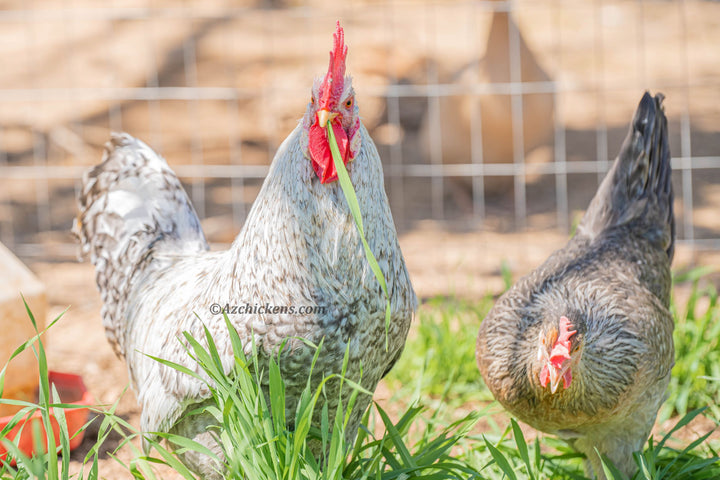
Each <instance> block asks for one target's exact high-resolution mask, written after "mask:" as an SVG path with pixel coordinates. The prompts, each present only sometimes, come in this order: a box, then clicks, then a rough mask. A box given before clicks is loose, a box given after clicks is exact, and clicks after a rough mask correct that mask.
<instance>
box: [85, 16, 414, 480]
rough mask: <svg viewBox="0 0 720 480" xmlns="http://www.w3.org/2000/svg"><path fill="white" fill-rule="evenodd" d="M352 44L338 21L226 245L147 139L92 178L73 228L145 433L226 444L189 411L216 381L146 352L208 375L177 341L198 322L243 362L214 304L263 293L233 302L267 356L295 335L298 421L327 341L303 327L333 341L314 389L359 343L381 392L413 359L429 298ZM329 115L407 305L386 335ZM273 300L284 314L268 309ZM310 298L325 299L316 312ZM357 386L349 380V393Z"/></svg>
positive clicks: (355, 374) (292, 370) (199, 462)
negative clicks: (369, 123) (304, 99)
mask: <svg viewBox="0 0 720 480" xmlns="http://www.w3.org/2000/svg"><path fill="white" fill-rule="evenodd" d="M346 54H347V47H345V45H344V39H343V31H342V29H341V28H340V26H339V24H338V28H337V32H336V33H335V44H334V48H333V51H332V52H331V54H330V67H329V69H328V73H327V74H326V75H325V77H324V78H323V79H318V80H317V81H316V82H315V84H314V86H313V88H312V94H311V99H310V102H309V103H308V106H307V110H306V112H305V115H304V117H303V118H302V120H301V121H300V124H299V125H298V127H297V128H296V129H295V130H294V131H293V132H292V133H291V134H290V135H289V136H288V138H287V139H286V140H285V141H284V142H283V144H282V145H281V146H280V148H279V149H278V152H277V154H276V156H275V159H274V160H273V162H272V165H271V166H270V171H269V173H268V176H267V178H266V179H265V182H264V184H263V187H262V189H261V191H260V193H259V194H258V197H257V199H256V201H255V203H254V205H253V208H252V210H251V212H250V214H249V216H248V219H247V221H246V223H245V225H244V227H243V229H242V231H241V232H240V234H239V235H238V237H237V239H236V240H235V242H234V243H233V244H232V246H231V248H230V249H229V250H227V251H222V252H209V251H208V245H207V243H206V241H205V238H204V236H203V233H202V231H201V228H200V222H199V221H198V218H197V216H196V214H195V211H194V209H193V207H192V206H191V204H190V201H189V199H188V198H187V195H186V194H185V192H184V191H183V189H182V187H181V185H180V182H179V181H178V179H177V177H176V176H175V174H174V173H173V172H172V171H171V170H170V168H169V167H168V165H167V163H166V162H165V160H163V159H162V158H160V157H159V156H158V155H156V154H155V153H154V152H153V151H152V150H151V149H150V148H149V147H148V146H147V145H145V144H144V143H142V142H141V141H139V140H136V139H134V138H132V137H130V136H129V135H115V136H113V137H112V139H111V141H110V142H109V143H108V144H107V146H106V151H105V155H104V158H103V162H102V164H100V165H98V166H96V167H95V168H93V169H92V170H90V171H89V172H88V173H87V174H86V175H85V177H84V180H83V188H82V192H81V194H80V197H79V208H80V214H79V216H78V220H77V222H76V224H75V227H74V231H75V233H76V234H77V236H78V237H79V238H80V240H81V242H82V251H83V253H86V254H90V256H91V259H92V262H93V263H94V264H95V271H96V280H97V285H98V288H99V290H100V293H101V295H102V298H103V302H104V306H103V310H102V316H103V322H104V325H105V328H106V331H107V337H108V339H109V341H110V342H111V343H112V344H113V346H114V347H115V350H116V352H117V353H118V354H119V355H120V356H121V357H124V359H125V361H126V363H127V367H128V372H129V375H130V378H131V380H132V385H133V387H134V389H135V391H136V393H137V396H138V401H139V403H140V405H141V406H142V419H141V423H142V425H141V426H142V429H143V430H144V431H146V432H156V431H161V432H168V431H170V432H175V433H178V434H181V435H184V436H187V437H190V438H195V439H196V440H198V441H200V442H201V443H204V444H206V445H207V446H209V447H210V448H211V449H213V450H215V451H216V452H218V453H220V452H219V448H218V446H217V445H216V444H215V442H214V441H213V439H212V438H211V435H210V433H208V432H207V426H208V425H210V424H212V423H214V422H213V420H212V418H210V417H209V416H208V415H205V416H199V417H198V416H192V417H186V416H184V413H185V412H187V411H189V410H193V409H196V408H197V407H198V406H201V405H202V404H203V403H204V402H206V401H207V400H208V398H209V397H210V392H209V391H208V388H207V386H206V385H205V384H204V383H203V382H201V381H199V380H197V379H194V378H192V377H190V376H188V375H185V374H183V373H181V372H179V371H176V370H173V369H171V368H168V367H165V366H163V365H161V364H160V363H158V362H156V361H154V360H152V359H151V358H148V356H147V355H153V356H156V357H160V358H164V359H169V360H171V361H173V362H176V363H179V364H182V365H186V366H187V367H189V368H191V369H194V370H195V371H197V370H198V367H197V365H195V364H193V362H192V361H191V360H190V359H189V358H188V355H187V354H186V353H185V352H184V350H183V347H182V344H181V343H180V342H179V341H178V337H179V336H180V335H181V333H182V332H184V331H187V332H190V333H191V334H193V335H194V336H195V338H203V337H204V333H203V324H204V325H206V326H207V327H208V329H209V330H210V332H211V333H212V335H213V336H214V339H215V342H216V343H217V347H218V349H219V351H220V355H221V360H222V362H223V365H224V366H225V368H226V371H230V369H231V368H232V366H233V364H234V357H233V353H232V348H231V345H230V341H229V338H228V336H227V331H226V327H225V322H224V320H223V317H222V315H221V314H220V312H219V311H218V310H217V309H211V306H212V305H213V304H217V305H220V306H224V305H226V304H229V305H238V306H240V307H246V306H247V305H250V308H249V309H247V308H245V309H244V310H251V311H252V312H256V311H257V313H250V312H248V311H246V312H244V313H245V314H233V313H232V312H231V313H230V315H229V317H230V320H231V322H232V324H233V326H234V327H235V329H236V330H237V332H238V333H239V335H240V337H241V338H242V339H243V341H244V346H245V349H246V352H245V353H247V354H249V353H250V349H251V345H252V344H253V342H254V344H255V345H256V347H257V349H258V350H259V354H260V357H261V361H267V359H268V357H270V356H273V355H276V354H277V352H278V348H279V347H280V346H281V344H282V343H283V342H285V341H288V340H289V341H288V343H287V345H286V347H285V350H284V351H283V355H282V358H281V361H280V367H281V370H282V372H283V374H284V378H285V381H286V400H287V418H289V419H290V418H294V413H295V409H296V406H297V401H298V399H299V396H300V393H301V392H302V390H303V388H304V387H305V385H306V382H307V378H308V374H309V370H310V363H311V360H312V357H313V354H314V353H315V352H314V350H313V349H312V348H311V347H308V346H307V345H306V344H305V343H304V342H303V341H301V340H300V339H307V340H309V341H311V342H313V343H314V344H316V345H317V344H319V343H320V341H321V340H323V339H324V346H323V348H322V350H321V352H320V356H319V358H318V360H317V363H316V365H315V370H314V374H315V377H314V381H315V386H317V385H318V383H319V380H320V378H321V377H322V376H327V375H330V374H338V373H341V368H342V362H343V357H344V355H345V352H346V348H347V350H348V352H349V365H348V369H347V372H346V377H347V378H349V379H351V380H353V381H355V382H357V383H359V384H360V385H362V386H363V387H364V388H365V389H367V390H369V391H371V392H372V391H374V390H375V388H376V386H377V383H378V381H379V380H380V378H381V377H382V376H383V375H384V374H385V373H387V372H388V370H389V369H390V368H392V366H393V364H394V363H395V361H396V360H397V359H398V357H399V356H400V353H401V352H402V349H403V346H404V344H405V339H406V336H407V332H408V328H409V326H410V322H411V319H412V317H413V315H414V311H415V309H416V306H417V300H416V297H415V293H414V291H413V289H412V286H411V284H410V279H409V277H408V272H407V269H406V268H405V262H404V260H403V256H402V253H401V251H400V247H399V245H398V239H397V233H396V231H395V226H394V223H393V219H392V215H391V213H390V208H389V205H388V201H387V197H386V195H385V190H384V186H383V173H382V166H381V162H380V158H379V156H378V154H377V150H376V149H375V145H374V144H373V141H372V139H371V138H370V137H369V135H368V133H367V131H366V130H365V127H363V126H362V124H361V122H360V116H359V110H358V108H357V105H356V103H355V101H354V99H355V92H354V90H353V88H352V82H351V78H350V77H346V76H345V58H346V57H345V56H346ZM327 122H330V124H331V125H332V128H333V130H334V132H335V136H336V137H337V139H338V143H339V147H340V151H341V156H342V157H343V160H344V161H345V163H346V164H347V168H348V171H349V174H350V178H351V181H352V182H353V184H354V186H355V190H356V192H357V198H358V201H359V204H360V209H361V211H362V213H363V215H364V220H365V234H366V237H367V240H368V243H369V245H370V248H371V250H372V251H373V252H374V254H375V256H376V257H377V260H378V263H379V265H380V267H381V269H382V271H383V273H384V275H385V278H386V280H387V288H388V292H389V295H390V301H391V305H392V312H391V321H390V325H389V329H388V331H387V332H386V325H385V298H384V294H383V291H382V290H381V288H380V285H379V283H378V281H377V280H376V278H375V277H374V275H373V272H372V270H371V269H370V268H369V265H368V262H367V260H366V258H365V253H364V250H363V246H362V244H361V241H360V237H359V235H358V232H357V229H356V227H355V224H354V221H353V218H352V216H351V215H350V211H349V209H348V206H347V203H346V200H345V198H344V196H343V193H342V190H341V188H340V186H339V184H338V182H335V181H334V180H335V179H336V178H337V175H336V172H335V167H334V165H333V163H332V158H331V157H330V153H329V147H328V140H327V133H326V130H325V128H324V126H325V125H326V124H327ZM267 305H269V306H271V309H270V311H269V310H268V309H267V308H259V307H258V308H257V309H256V308H255V307H256V306H267ZM276 307H277V308H276ZM301 307H310V308H313V309H314V308H315V307H323V308H324V311H322V312H320V313H312V314H307V315H301V314H300V313H301V312H299V309H300V308H301ZM292 309H294V311H293V310H292ZM314 311H315V312H317V310H314ZM195 314H198V315H199V318H198V317H196V316H195ZM386 333H387V340H388V343H387V347H386ZM338 383H339V382H336V383H328V384H327V385H326V393H327V395H326V397H325V398H327V401H328V403H329V405H328V407H329V411H330V412H334V411H335V410H334V409H335V406H336V403H337V401H338V396H339V391H338V390H337V389H338V386H339V385H338ZM266 387H267V386H266ZM350 394H351V390H350V389H349V388H346V389H345V391H344V392H343V401H344V402H345V404H347V400H348V398H349V395H350ZM370 400H371V399H370V397H369V396H368V395H361V396H360V397H359V398H358V401H357V403H356V407H355V409H354V410H353V414H352V417H351V418H350V420H349V422H348V425H347V437H348V439H352V438H353V437H354V436H355V433H356V431H357V428H358V425H359V422H360V417H361V414H362V412H363V410H364V409H365V408H366V407H367V405H368V404H369V402H370ZM321 410H322V409H321V408H317V409H316V412H317V413H318V414H319V413H320V411H321ZM185 461H186V462H187V463H188V465H189V466H191V467H192V468H193V469H195V471H197V472H198V473H200V474H201V475H202V476H203V477H218V476H220V475H221V471H220V470H218V466H217V465H213V464H212V463H210V462H208V458H207V457H203V456H192V455H188V456H187V457H186V459H185Z"/></svg>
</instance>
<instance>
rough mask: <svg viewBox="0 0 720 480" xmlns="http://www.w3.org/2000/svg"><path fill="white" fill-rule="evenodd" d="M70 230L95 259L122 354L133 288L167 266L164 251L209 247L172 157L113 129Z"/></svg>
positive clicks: (108, 327)
mask: <svg viewBox="0 0 720 480" xmlns="http://www.w3.org/2000/svg"><path fill="white" fill-rule="evenodd" d="M78 207H79V210H80V213H79V215H78V216H77V218H76V221H75V224H74V225H73V233H74V234H75V236H76V237H77V238H78V239H79V241H80V245H81V248H80V254H81V256H86V255H89V256H90V260H91V262H92V263H93V264H94V265H95V266H96V269H95V275H96V282H97V285H98V289H99V290H100V293H101V295H102V300H103V307H102V317H103V324H104V326H105V332H106V335H107V338H108V340H109V341H110V343H111V344H112V346H113V348H114V350H115V353H116V354H118V355H120V356H124V353H123V352H124V344H125V338H124V337H125V334H126V333H127V332H126V329H125V322H124V321H123V318H124V316H125V309H126V308H127V301H128V298H129V294H130V292H131V289H132V287H133V286H134V285H135V284H137V283H139V282H140V281H141V280H142V278H143V277H144V275H146V274H148V273H149V271H154V270H157V269H158V268H160V267H161V266H162V264H163V263H164V262H163V260H161V259H160V258H158V257H159V255H156V253H160V254H172V255H197V254H199V253H201V252H205V251H207V250H208V245H207V242H206V241H205V236H204V235H203V232H202V229H201V228H200V221H199V220H198V218H197V214H196V213H195V209H194V208H193V206H192V204H191V203H190V200H189V199H188V197H187V195H186V194H185V191H184V190H183V188H182V185H181V184H180V181H179V180H178V179H177V177H176V176H175V174H174V173H173V172H172V170H170V168H169V167H168V165H167V162H165V160H164V159H163V158H162V157H160V156H159V155H157V154H156V153H155V152H154V151H153V150H152V149H151V148H150V147H148V146H147V145H146V144H144V143H143V142H141V141H140V140H137V139H135V138H133V137H131V136H130V135H127V134H113V135H112V137H111V139H110V141H109V142H108V143H107V144H106V145H105V151H104V153H103V159H102V163H101V164H100V165H98V166H96V167H94V168H92V169H91V170H89V171H87V172H86V173H85V175H84V176H83V187H82V191H81V193H80V195H79V197H78Z"/></svg>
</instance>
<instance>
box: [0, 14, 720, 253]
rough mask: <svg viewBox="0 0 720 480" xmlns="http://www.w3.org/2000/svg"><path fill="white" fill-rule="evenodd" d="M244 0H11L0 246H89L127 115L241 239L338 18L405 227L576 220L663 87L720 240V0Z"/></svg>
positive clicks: (683, 230)
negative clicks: (86, 191)
mask: <svg viewBox="0 0 720 480" xmlns="http://www.w3.org/2000/svg"><path fill="white" fill-rule="evenodd" d="M245 3H247V5H242V6H238V2H227V3H226V2H223V1H221V0H210V1H206V2H196V3H194V2H184V3H182V4H178V5H175V4H172V3H171V2H140V1H138V2H134V3H133V2H123V3H121V2H116V3H115V4H111V5H109V6H103V7H96V6H95V4H94V3H91V2H89V1H88V2H87V3H84V2H83V1H80V0H78V1H75V2H59V3H58V2H53V1H36V2H34V3H33V4H32V5H30V6H28V5H27V4H26V3H25V2H20V1H19V0H18V1H17V2H16V3H15V2H13V1H10V2H5V6H4V7H3V8H4V9H3V10H0V54H2V58H3V59H4V60H5V61H4V66H3V69H2V71H0V179H1V180H0V182H2V183H0V241H2V242H3V243H5V244H7V245H9V246H10V247H11V248H13V249H14V250H15V251H16V252H18V253H19V254H20V255H23V256H32V255H39V256H45V257H52V258H60V257H67V256H72V255H74V254H75V246H74V243H73V240H72V238H71V237H70V235H69V233H68V230H69V228H70V225H71V223H72V218H73V216H74V214H75V204H74V196H75V192H76V189H77V187H78V184H79V183H78V182H79V178H80V177H81V175H82V172H83V171H84V170H85V169H87V168H88V167H89V166H91V165H93V164H95V163H97V162H98V161H99V160H100V156H101V151H102V145H103V143H104V142H105V141H106V140H107V138H108V137H109V133H110V131H128V132H129V133H131V134H133V135H135V136H138V137H140V138H142V139H143V140H145V141H146V142H147V143H149V144H150V145H151V146H152V147H153V148H155V149H156V150H157V151H159V152H160V153H161V154H163V155H164V156H165V158H166V159H167V160H168V162H169V163H170V165H171V167H172V168H173V169H174V170H175V172H176V173H177V174H178V175H179V176H180V177H181V180H182V181H183V182H184V184H185V185H186V188H187V190H188V193H189V194H190V196H191V198H192V201H193V203H194V205H195V206H196V209H197V211H198V213H199V215H200V216H201V218H202V219H203V226H204V228H205V229H206V232H207V234H208V237H209V239H210V240H211V241H213V242H215V243H228V242H229V241H231V240H232V238H233V236H234V235H235V234H236V233H237V231H238V230H239V228H241V226H242V224H243V222H244V219H245V216H246V215H247V213H248V211H249V208H250V207H251V205H252V202H253V200H254V198H255V196H256V195H257V192H258V191H259V188H260V185H261V182H262V179H263V178H264V176H265V174H266V172H267V168H268V165H269V163H270V161H271V160H272V157H273V155H274V152H275V150H276V148H277V147H278V146H279V144H280V143H281V142H282V140H283V139H284V138H285V136H287V134H289V132H290V131H291V130H292V128H294V126H295V124H296V122H297V120H298V119H299V118H300V116H301V115H302V113H303V111H304V108H305V105H306V103H307V100H308V97H309V91H310V87H311V85H312V79H313V78H314V77H315V76H318V75H321V74H322V73H323V72H324V69H325V68H326V62H327V51H328V49H329V47H330V40H331V33H332V31H333V27H334V22H335V20H336V19H340V20H341V22H342V24H343V26H344V27H345V30H346V40H347V43H348V45H349V48H350V53H349V57H348V72H349V73H351V74H352V75H353V77H354V86H355V88H356V91H357V92H358V95H357V98H358V102H359V105H360V109H361V114H362V115H363V122H364V123H365V125H366V127H368V129H369V131H370V133H371V135H372V136H373V138H374V139H375V141H376V144H377V146H378V149H379V151H380V153H381V156H382V158H383V163H384V171H385V180H386V191H387V192H388V197H389V199H390V203H391V207H392V209H393V213H394V217H395V220H396V222H397V224H398V227H399V228H400V230H407V229H412V228H413V227H414V225H415V224H416V223H417V222H420V221H424V220H428V219H430V220H436V221H439V222H442V223H443V224H444V225H447V227H448V228H467V229H491V230H496V231H509V230H521V231H522V230H528V231H533V230H537V229H559V230H561V231H566V232H567V231H569V230H570V229H571V228H572V227H573V225H574V223H575V222H576V221H577V219H578V218H579V215H580V213H581V212H582V210H583V209H584V208H585V207H586V206H587V203H588V201H589V200H590V198H591V197H592V195H593V194H594V191H595V188H596V187H597V185H598V183H599V180H600V179H601V178H602V177H603V175H604V173H605V172H606V171H607V169H608V168H609V166H610V163H611V161H612V159H613V158H614V156H615V155H616V154H617V151H618V150H619V148H620V144H621V142H622V139H623V137H624V136H625V134H626V131H627V125H628V123H629V121H630V119H631V116H632V112H633V111H634V109H635V107H636V105H637V102H638V101H639V99H640V96H641V95H642V92H643V91H644V90H651V91H653V92H655V91H662V92H663V93H665V95H666V97H667V99H666V102H665V105H666V113H667V115H668V118H669V122H670V134H671V138H670V144H671V150H672V152H673V169H674V179H673V181H674V186H675V192H676V212H677V219H678V239H679V241H680V242H681V243H687V244H689V245H690V246H692V247H694V248H700V249H720V222H718V221H717V215H716V213H715V212H716V211H717V206H718V205H720V134H718V133H717V131H716V130H717V129H716V127H715V125H717V124H718V120H720V109H719V108H718V106H719V105H720V62H718V58H717V48H716V45H717V44H718V41H719V40H720V29H718V25H717V21H716V20H717V19H718V18H720V5H718V4H716V3H714V2H699V1H698V2H691V1H679V2H655V1H652V2H651V1H604V0H594V1H590V0H578V1H569V0H555V1H542V2H537V1H532V2H531V1H529V0H528V1H516V2H502V1H499V2H492V1H445V2H427V1H419V0H418V1H411V0H408V1H396V2H393V1H389V0H388V1H354V2H347V3H345V4H340V2H330V1H315V2H305V3H300V2H281V1H276V2H271V1H268V2H245Z"/></svg>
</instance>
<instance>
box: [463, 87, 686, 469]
mask: <svg viewBox="0 0 720 480" xmlns="http://www.w3.org/2000/svg"><path fill="white" fill-rule="evenodd" d="M662 101H663V96H662V95H661V94H658V95H657V96H656V97H655V98H653V97H651V96H650V95H649V94H648V93H646V94H645V95H644V96H643V98H642V100H641V101H640V105H639V106H638V108H637V111H636V113H635V116H634V118H633V121H632V124H631V126H630V132H629V133H628V136H627V138H626V139H625V143H624V144H623V146H622V149H621V151H620V155H619V156H618V158H617V159H616V160H615V163H614V165H613V167H612V169H611V170H610V172H609V173H608V174H607V176H606V177H605V179H604V180H603V182H602V184H601V185H600V187H599V189H598V191H597V193H596V195H595V197H594V198H593V200H592V202H591V203H590V206H589V208H588V210H587V212H586V213H585V216H584V218H583V219H582V222H581V223H580V225H579V227H578V230H577V233H576V235H575V236H574V237H573V238H572V239H571V240H570V241H569V242H568V244H567V245H566V246H565V247H564V248H563V249H561V250H558V251H557V252H555V253H553V254H552V255H551V256H550V258H548V259H547V260H546V261H545V263H544V264H542V265H541V266H540V267H539V268H538V269H537V270H535V271H534V272H532V273H531V274H530V275H528V276H526V277H524V278H523V279H521V280H520V281H519V282H518V283H517V284H516V285H514V286H513V287H512V288H511V289H510V290H509V291H508V292H506V293H505V294H504V295H503V296H502V297H501V298H500V299H499V300H498V301H497V303H496V304H495V306H494V307H493V309H492V310H491V311H490V313H489V314H488V316H487V318H485V320H484V321H483V322H482V325H481V327H480V333H479V336H478V339H477V352H476V355H477V362H478V366H479V367H480V371H481V373H482V375H483V378H484V379H485V382H486V384H487V385H488V387H489V388H490V390H491V391H492V393H493V395H494V396H495V398H496V399H497V400H498V401H499V402H500V403H501V404H502V405H503V406H504V407H505V408H506V409H507V410H508V411H509V412H510V413H512V414H513V415H515V416H517V418H519V419H520V420H522V421H524V422H526V423H528V424H530V425H531V426H533V427H534V428H537V429H538V430H542V431H544V432H548V433H552V434H555V435H558V436H559V437H561V438H563V439H566V440H567V441H568V442H569V443H570V444H571V445H573V446H574V448H576V449H577V450H579V451H580V452H582V453H584V454H585V455H586V456H587V458H588V463H587V464H586V470H587V473H588V474H589V475H593V474H594V475H596V476H598V477H599V478H604V474H603V470H602V468H601V464H600V459H599V457H598V455H597V454H596V453H595V449H597V451H598V452H599V453H600V454H601V455H604V456H607V458H609V459H610V460H611V461H612V462H613V463H614V464H615V465H616V466H617V467H618V468H619V469H620V470H621V471H622V472H624V473H625V474H626V475H628V476H631V475H632V474H633V473H634V471H635V469H636V466H635V464H634V461H633V457H632V452H634V451H637V450H640V449H641V448H642V445H643V443H644V442H645V440H646V439H647V437H648V435H649V433H650V430H651V428H652V426H653V423H654V421H655V417H656V415H657V411H658V409H659V407H660V404H661V403H662V401H663V398H664V393H665V390H666V388H667V385H668V382H669V379H670V370H671V368H672V366H673V358H674V351H673V339H672V332H673V319H672V316H671V314H670V311H669V302H670V283H671V276H670V262H671V260H672V256H673V245H674V235H675V224H674V217H673V207H672V203H673V193H672V183H671V166H670V151H669V147H668V139H667V120H666V118H665V115H664V113H663V110H662ZM561 383H562V387H560V384H561Z"/></svg>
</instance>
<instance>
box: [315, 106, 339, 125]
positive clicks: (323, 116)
mask: <svg viewBox="0 0 720 480" xmlns="http://www.w3.org/2000/svg"><path fill="white" fill-rule="evenodd" d="M337 116H338V114H337V113H335V112H330V111H328V110H325V109H324V108H323V109H322V110H318V112H317V118H318V125H320V126H321V127H323V128H325V127H326V126H327V123H328V122H330V121H332V120H333V119H334V118H335V117H337Z"/></svg>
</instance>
